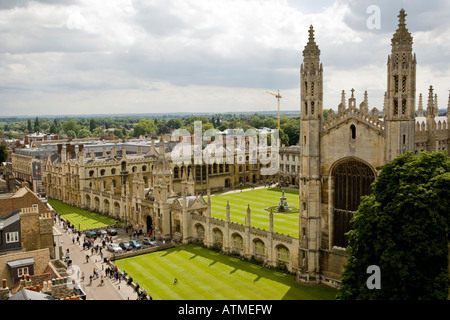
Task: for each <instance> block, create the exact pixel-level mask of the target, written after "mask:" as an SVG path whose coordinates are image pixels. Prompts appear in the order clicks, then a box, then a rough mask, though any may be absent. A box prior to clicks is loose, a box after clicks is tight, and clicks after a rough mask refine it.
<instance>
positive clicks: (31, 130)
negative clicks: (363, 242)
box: [5, 119, 33, 133]
mask: <svg viewBox="0 0 450 320" xmlns="http://www.w3.org/2000/svg"><path fill="white" fill-rule="evenodd" d="M5 130H6V129H5ZM27 130H28V133H31V132H33V127H32V125H31V119H28V123H27Z"/></svg>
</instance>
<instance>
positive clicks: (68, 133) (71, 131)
mask: <svg viewBox="0 0 450 320" xmlns="http://www.w3.org/2000/svg"><path fill="white" fill-rule="evenodd" d="M66 134H67V137H68V138H72V139H75V138H76V137H77V134H76V133H75V131H73V130H69V131H67V132H66Z"/></svg>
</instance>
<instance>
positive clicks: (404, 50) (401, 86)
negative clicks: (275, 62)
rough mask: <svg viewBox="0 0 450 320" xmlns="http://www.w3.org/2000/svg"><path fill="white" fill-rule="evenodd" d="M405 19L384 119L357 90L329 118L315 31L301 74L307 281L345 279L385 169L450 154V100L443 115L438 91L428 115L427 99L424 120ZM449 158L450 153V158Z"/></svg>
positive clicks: (302, 254)
mask: <svg viewBox="0 0 450 320" xmlns="http://www.w3.org/2000/svg"><path fill="white" fill-rule="evenodd" d="M405 17H406V14H405V11H404V10H403V9H401V10H400V14H399V15H398V18H399V24H398V29H397V31H396V32H395V34H394V35H393V37H392V40H391V45H392V50H391V54H390V55H389V56H388V61H387V88H386V89H387V90H386V92H385V98H384V106H383V114H382V117H380V116H379V111H378V110H377V109H376V108H372V109H371V110H369V105H368V99H367V91H366V92H365V93H364V100H363V101H362V102H361V103H360V104H359V106H358V105H357V104H356V99H355V97H354V90H353V89H352V90H351V96H350V98H349V99H348V100H346V97H345V92H344V91H342V99H341V102H340V104H339V105H338V108H337V113H336V112H334V111H333V110H332V109H330V110H329V111H328V119H327V120H325V119H324V118H323V72H324V70H323V67H322V63H321V62H320V50H319V47H318V45H317V44H316V42H315V39H314V30H313V27H312V26H311V27H310V30H309V40H308V43H307V45H306V46H305V49H304V50H303V63H302V65H301V68H300V111H301V124H300V141H299V145H300V174H299V191H300V197H299V201H300V203H299V205H300V209H301V210H300V224H299V228H300V230H299V235H300V239H299V253H298V254H299V273H298V276H299V278H300V279H301V280H303V281H306V282H309V281H311V282H320V281H335V280H337V279H339V278H340V275H341V272H342V266H343V265H344V264H345V262H346V260H347V258H348V253H347V252H346V250H345V247H346V246H347V239H346V236H345V233H346V232H348V231H349V230H350V219H351V217H352V214H353V212H354V211H356V210H357V208H358V206H359V203H360V198H361V196H364V195H367V194H369V193H370V192H371V189H370V184H371V183H372V182H373V181H374V180H375V178H376V176H377V174H378V172H377V169H376V168H377V167H378V166H381V165H383V164H385V163H387V162H389V161H392V160H393V159H394V158H395V157H397V156H399V155H401V154H403V153H406V152H408V151H413V152H415V153H418V152H421V151H439V150H448V148H449V131H450V130H449V129H450V128H449V125H448V123H449V117H450V97H449V106H448V108H447V115H446V116H439V115H438V105H437V96H436V95H433V87H432V86H430V88H429V93H428V107H427V111H426V115H424V110H423V102H422V96H421V95H420V97H419V106H418V113H417V115H416V110H415V105H416V55H415V53H413V52H412V44H413V38H412V36H411V34H410V33H409V32H408V29H407V28H406V23H405ZM447 152H448V151H447Z"/></svg>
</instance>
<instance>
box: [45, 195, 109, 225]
mask: <svg viewBox="0 0 450 320" xmlns="http://www.w3.org/2000/svg"><path fill="white" fill-rule="evenodd" d="M48 203H49V204H50V205H51V206H52V207H53V209H55V210H56V212H58V213H59V214H60V215H61V216H62V217H63V218H64V219H66V220H69V221H70V223H72V224H73V225H74V226H75V228H77V229H79V230H81V231H82V230H86V229H95V228H103V227H106V226H110V225H113V224H115V223H116V220H114V219H112V218H109V217H106V216H102V215H100V214H98V213H94V212H90V211H87V210H84V209H80V208H77V207H74V206H71V205H69V204H66V203H63V202H62V201H59V200H56V199H51V198H48Z"/></svg>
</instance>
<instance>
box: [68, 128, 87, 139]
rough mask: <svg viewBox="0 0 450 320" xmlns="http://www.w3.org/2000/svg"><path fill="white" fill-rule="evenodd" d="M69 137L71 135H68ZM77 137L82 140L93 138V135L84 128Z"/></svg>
mask: <svg viewBox="0 0 450 320" xmlns="http://www.w3.org/2000/svg"><path fill="white" fill-rule="evenodd" d="M67 135H69V134H67ZM77 137H78V138H80V139H86V138H92V133H91V131H89V130H88V129H86V128H83V129H81V130H80V131H79V132H78V135H77Z"/></svg>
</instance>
